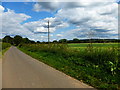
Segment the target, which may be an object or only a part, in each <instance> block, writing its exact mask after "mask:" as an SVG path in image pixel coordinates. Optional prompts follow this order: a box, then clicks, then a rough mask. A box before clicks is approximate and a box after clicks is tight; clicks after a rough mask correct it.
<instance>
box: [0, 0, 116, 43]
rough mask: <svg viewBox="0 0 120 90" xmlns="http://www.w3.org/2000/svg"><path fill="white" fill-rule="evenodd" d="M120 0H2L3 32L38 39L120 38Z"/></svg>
mask: <svg viewBox="0 0 120 90" xmlns="http://www.w3.org/2000/svg"><path fill="white" fill-rule="evenodd" d="M117 2H118V1H116V0H88V1H85V0H80V1H79V2H57V1H56V0H54V1H53V2H2V4H0V18H1V19H0V20H1V21H0V22H1V23H2V24H1V25H2V36H1V37H0V38H3V37H4V36H6V35H10V36H12V37H13V36H15V35H21V36H22V37H28V38H29V39H31V40H35V41H47V32H48V29H47V22H48V20H49V21H50V40H51V41H53V40H59V39H63V38H66V39H69V40H70V39H73V38H78V39H87V38H95V39H103V38H104V39H117V38H118V3H117Z"/></svg>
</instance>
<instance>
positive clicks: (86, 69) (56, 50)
mask: <svg viewBox="0 0 120 90" xmlns="http://www.w3.org/2000/svg"><path fill="white" fill-rule="evenodd" d="M103 47H104V48H103ZM18 48H19V49H20V50H22V51H23V52H25V53H26V54H28V55H30V56H32V57H33V58H36V59H38V60H40V61H42V62H44V63H46V64H48V65H50V66H52V67H54V68H56V69H58V70H60V71H62V72H64V73H66V74H67V75H70V76H72V77H74V78H76V79H78V80H80V81H83V82H85V83H87V84H89V85H91V86H93V87H95V88H98V89H99V88H110V89H113V88H114V89H120V82H119V80H120V64H119V63H120V60H119V58H120V54H119V51H120V49H119V47H118V44H117V43H93V44H92V46H90V45H88V43H79V44H23V45H20V46H19V47H18Z"/></svg>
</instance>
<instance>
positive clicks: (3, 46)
mask: <svg viewBox="0 0 120 90" xmlns="http://www.w3.org/2000/svg"><path fill="white" fill-rule="evenodd" d="M10 46H11V44H9V43H0V58H2V55H3V54H4V53H5V52H6V51H7V50H8V49H9V47H10Z"/></svg>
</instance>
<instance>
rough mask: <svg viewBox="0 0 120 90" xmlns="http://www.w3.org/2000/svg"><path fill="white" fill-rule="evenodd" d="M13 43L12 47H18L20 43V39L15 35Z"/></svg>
mask: <svg viewBox="0 0 120 90" xmlns="http://www.w3.org/2000/svg"><path fill="white" fill-rule="evenodd" d="M13 41H14V45H15V46H18V45H19V44H20V43H21V42H22V37H21V36H19V35H16V36H15V37H14V39H13Z"/></svg>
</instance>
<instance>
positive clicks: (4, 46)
mask: <svg viewBox="0 0 120 90" xmlns="http://www.w3.org/2000/svg"><path fill="white" fill-rule="evenodd" d="M10 46H11V44H9V43H2V44H0V47H1V50H3V49H6V48H8V47H10Z"/></svg>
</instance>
